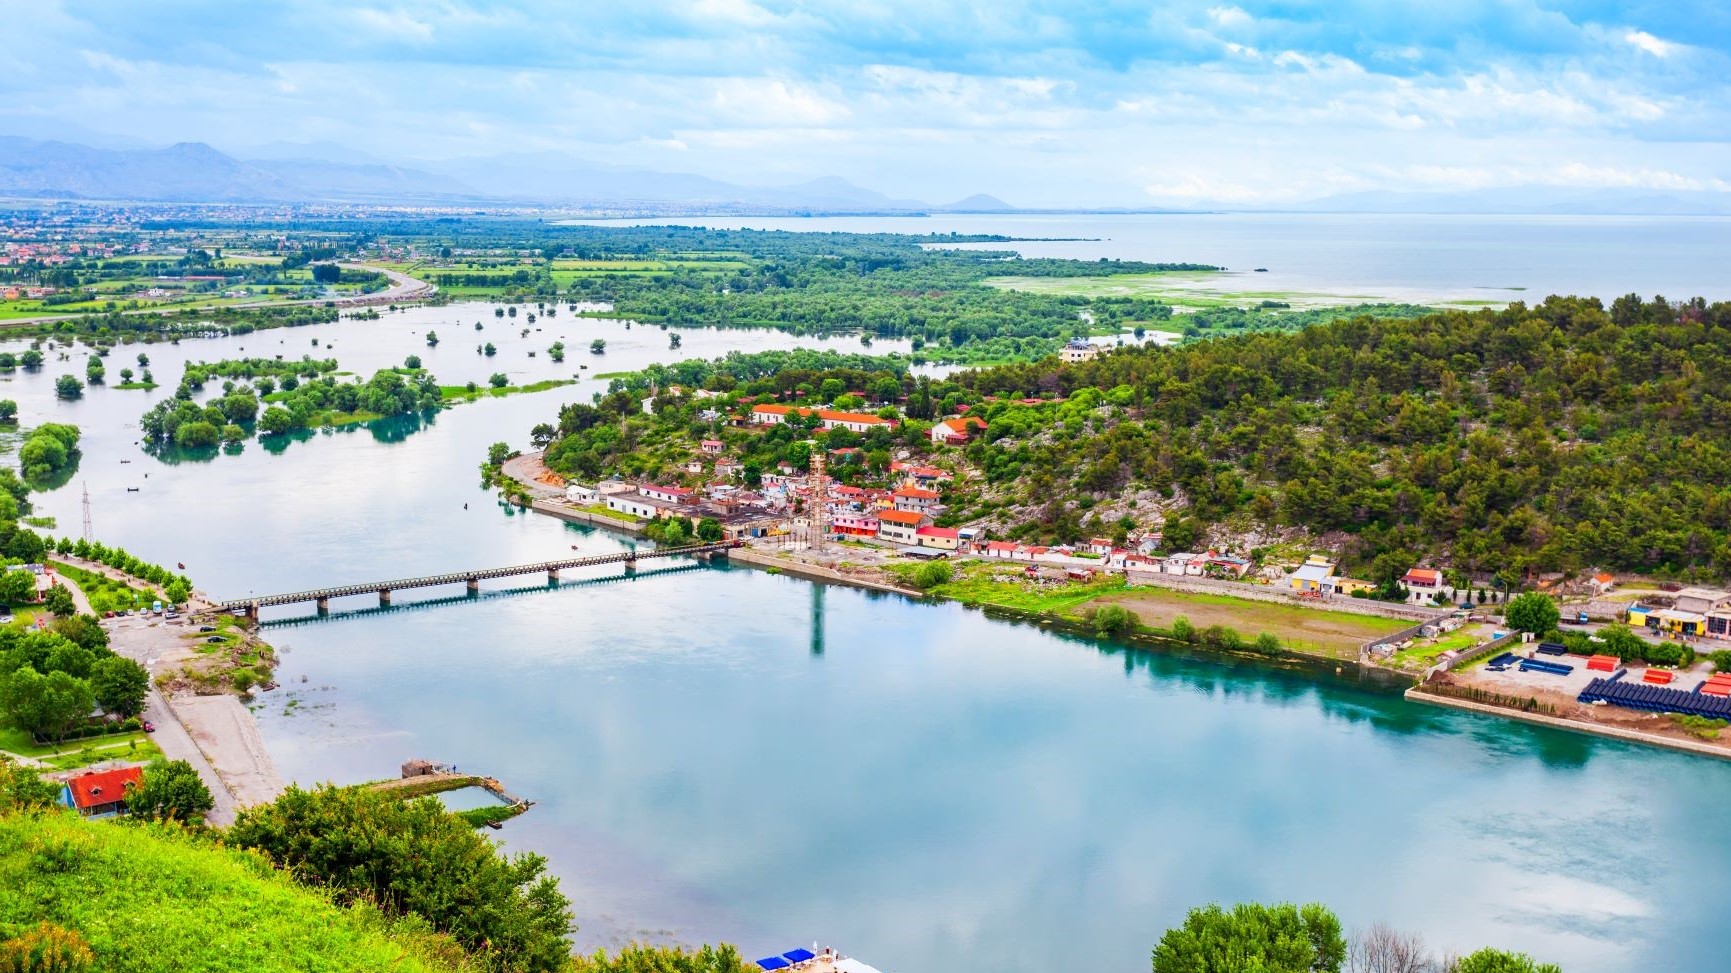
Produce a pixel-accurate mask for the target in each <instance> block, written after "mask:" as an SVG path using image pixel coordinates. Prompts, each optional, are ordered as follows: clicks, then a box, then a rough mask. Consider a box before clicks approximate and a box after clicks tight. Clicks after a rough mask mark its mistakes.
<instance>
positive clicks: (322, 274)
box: [313, 264, 343, 284]
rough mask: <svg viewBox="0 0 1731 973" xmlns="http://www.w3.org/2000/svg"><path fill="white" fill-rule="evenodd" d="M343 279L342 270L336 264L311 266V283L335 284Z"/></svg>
mask: <svg viewBox="0 0 1731 973" xmlns="http://www.w3.org/2000/svg"><path fill="white" fill-rule="evenodd" d="M342 279H343V268H341V267H338V266H337V265H336V264H313V281H314V282H315V283H319V284H335V283H336V282H338V281H340V280H342Z"/></svg>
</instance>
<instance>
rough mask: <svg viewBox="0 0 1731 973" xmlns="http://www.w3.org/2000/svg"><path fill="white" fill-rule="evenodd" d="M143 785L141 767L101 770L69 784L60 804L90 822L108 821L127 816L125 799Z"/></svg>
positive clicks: (62, 794) (63, 792)
mask: <svg viewBox="0 0 1731 973" xmlns="http://www.w3.org/2000/svg"><path fill="white" fill-rule="evenodd" d="M143 782H144V771H143V769H142V768H139V767H121V768H119V769H117V770H99V771H94V772H92V773H88V774H79V775H78V776H77V777H73V778H70V779H68V780H67V781H66V786H65V787H64V788H62V789H61V791H60V801H61V803H62V804H65V805H66V806H67V807H69V808H73V809H74V810H76V811H77V812H78V813H79V814H80V815H82V816H84V817H87V818H107V817H113V816H115V815H117V814H125V813H126V795H127V794H129V793H131V791H132V789H133V788H135V787H137V786H138V785H140V784H142V783H143Z"/></svg>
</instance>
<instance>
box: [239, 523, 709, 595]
mask: <svg viewBox="0 0 1731 973" xmlns="http://www.w3.org/2000/svg"><path fill="white" fill-rule="evenodd" d="M742 543H743V542H742V541H736V540H735V541H717V542H715V543H712V544H688V545H685V546H683V547H660V548H654V549H652V550H647V551H621V552H619V553H617V554H597V555H590V556H588V557H573V558H561V559H558V560H554V561H537V562H534V563H531V564H515V565H511V566H509V567H502V568H480V569H477V570H474V571H450V572H447V573H445V574H431V575H425V576H423V577H419V578H399V579H397V580H394V581H368V582H362V583H359V584H346V585H336V586H333V587H329V588H312V589H308V590H306V591H291V592H284V593H280V594H273V595H260V596H258V597H254V598H234V599H230V600H228V601H220V602H217V603H216V605H217V607H218V608H220V609H222V610H224V611H232V610H234V609H236V608H242V609H246V608H267V607H272V606H276V605H292V604H296V603H299V602H303V601H320V600H323V599H326V598H345V597H348V596H350V595H366V594H383V593H385V592H389V591H400V590H402V589H405V588H430V587H434V586H437V585H445V584H457V583H458V582H470V581H485V580H488V579H492V578H508V577H513V576H516V575H520V574H537V573H540V572H543V571H545V572H548V573H551V572H555V571H564V570H568V569H572V568H586V567H596V566H599V565H602V564H619V563H622V562H633V561H639V560H645V559H649V558H664V557H678V556H680V555H690V554H708V553H713V552H716V551H724V550H730V549H732V548H735V547H739V546H740V545H741V544H742Z"/></svg>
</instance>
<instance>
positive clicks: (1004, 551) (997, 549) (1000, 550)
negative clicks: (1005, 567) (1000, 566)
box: [980, 541, 1022, 561]
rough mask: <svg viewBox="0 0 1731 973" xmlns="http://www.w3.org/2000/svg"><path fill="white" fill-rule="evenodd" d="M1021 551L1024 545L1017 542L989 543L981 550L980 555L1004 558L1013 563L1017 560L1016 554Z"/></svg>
mask: <svg viewBox="0 0 1731 973" xmlns="http://www.w3.org/2000/svg"><path fill="white" fill-rule="evenodd" d="M1021 549H1022V545H1020V544H1017V543H1016V542H1015V541H987V542H986V543H985V545H984V546H982V547H981V548H980V553H981V554H984V555H985V556H986V557H995V558H1002V559H1003V560H1006V561H1013V560H1015V559H1016V552H1017V551H1020V550H1021Z"/></svg>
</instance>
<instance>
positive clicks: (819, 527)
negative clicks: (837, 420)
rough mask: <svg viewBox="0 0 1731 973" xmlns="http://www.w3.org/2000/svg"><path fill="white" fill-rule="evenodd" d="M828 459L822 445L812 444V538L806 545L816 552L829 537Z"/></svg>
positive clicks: (809, 480) (808, 480) (809, 487)
mask: <svg viewBox="0 0 1731 973" xmlns="http://www.w3.org/2000/svg"><path fill="white" fill-rule="evenodd" d="M825 459H826V456H825V453H824V448H823V446H822V444H820V443H816V442H813V443H812V444H811V472H810V474H809V475H808V476H807V477H806V480H805V485H806V492H807V497H806V504H807V505H808V507H809V509H808V510H807V511H806V522H807V523H809V524H810V525H811V526H810V528H808V529H809V530H810V536H809V537H807V538H806V544H807V546H809V547H810V548H811V549H812V550H814V551H821V550H823V542H824V540H825V539H826V538H828V537H829V475H828V474H827V473H826V472H825V470H824V460H825Z"/></svg>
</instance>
